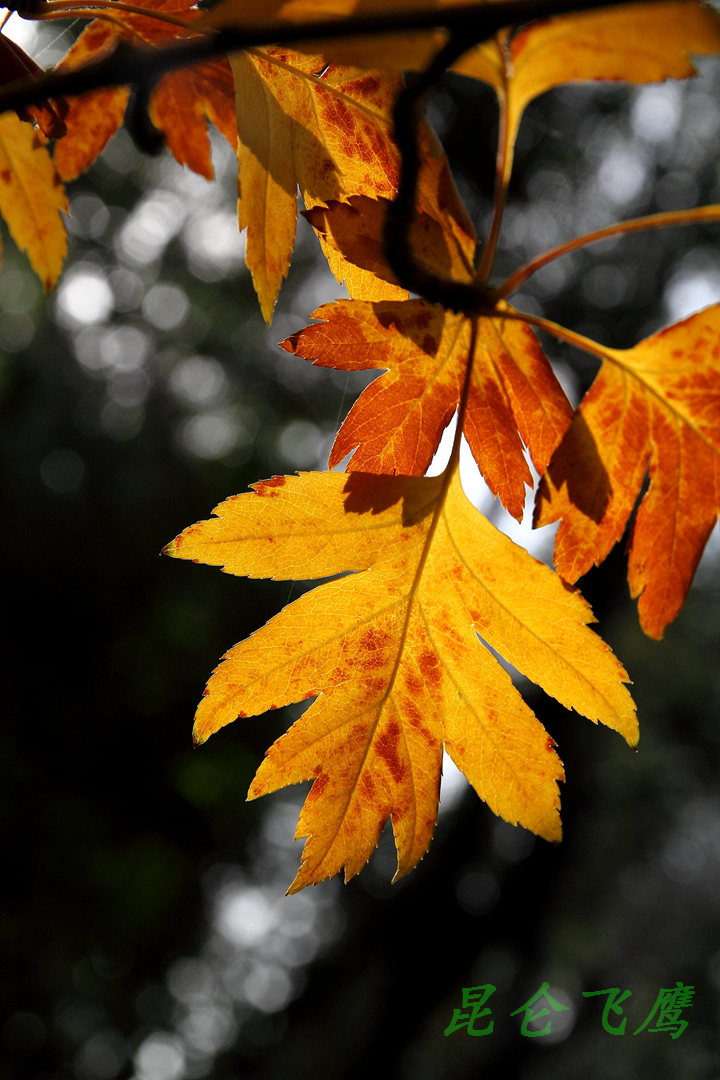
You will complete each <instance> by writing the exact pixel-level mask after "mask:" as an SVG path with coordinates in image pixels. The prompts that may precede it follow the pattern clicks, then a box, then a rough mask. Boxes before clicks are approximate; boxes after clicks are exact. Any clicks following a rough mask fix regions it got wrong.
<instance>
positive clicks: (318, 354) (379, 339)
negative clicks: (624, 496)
mask: <svg viewBox="0 0 720 1080" xmlns="http://www.w3.org/2000/svg"><path fill="white" fill-rule="evenodd" d="M502 310H503V307H502V306H501V307H500V311H502ZM505 310H506V311H508V312H511V311H512V309H511V308H510V307H509V306H506V307H505ZM313 318H316V319H322V320H323V321H322V322H321V323H319V324H316V325H314V326H309V327H306V329H304V330H300V331H299V332H298V333H296V334H293V335H292V337H290V338H288V339H287V340H286V341H284V342H282V343H281V344H282V347H283V348H284V349H286V350H287V351H288V352H293V353H295V354H296V355H298V356H302V357H305V358H306V359H312V360H313V361H314V362H315V363H316V364H318V365H319V366H321V367H335V368H340V369H341V370H346V371H362V370H366V369H368V368H384V369H387V374H386V375H382V376H381V377H380V378H379V379H376V380H375V382H373V383H371V384H370V386H369V387H367V389H366V390H364V391H363V393H362V394H361V395H360V397H359V398H358V400H357V402H356V403H355V405H354V406H353V407H352V409H351V410H350V413H349V414H348V416H347V418H346V420H345V422H344V424H343V426H342V427H341V429H340V431H339V432H338V435H337V438H336V440H335V444H334V446H333V448H332V452H331V455H330V465H331V466H334V465H336V464H337V463H338V462H340V461H341V460H342V459H343V458H344V457H345V455H346V454H349V453H350V452H351V451H353V450H354V451H355V453H354V456H353V457H352V458H351V460H350V464H349V466H348V468H350V469H353V470H361V471H366V472H382V473H404V474H405V475H408V476H418V475H419V476H421V475H422V474H423V473H424V472H425V471H426V469H427V468H428V466H429V464H430V462H431V460H432V457H433V454H434V453H435V451H436V450H437V447H438V444H439V442H440V437H441V435H442V432H443V429H444V428H445V427H446V426H447V424H448V423H449V422H450V420H451V419H452V416H453V414H454V413H455V410H456V409H457V407H458V403H459V401H460V394H461V388H462V384H463V379H464V376H465V371H466V368H467V365H468V363H469V362H471V363H472V365H473V370H472V381H471V385H470V393H469V398H468V406H467V415H466V418H465V424H464V434H465V436H466V438H467V440H468V443H469V444H470V448H471V450H472V452H473V456H474V457H475V460H476V461H477V464H478V467H479V468H480V471H481V472H482V474H483V476H484V477H485V479H486V481H487V483H488V485H489V487H490V489H491V490H492V492H493V494H496V495H499V496H500V498H501V500H502V502H503V503H504V505H505V506H506V507H507V509H508V510H509V512H510V513H511V514H513V516H514V517H516V518H518V519H519V518H521V517H522V513H523V507H524V503H525V484H528V485H530V486H532V476H531V474H530V470H529V468H528V466H527V462H526V461H525V456H524V454H523V442H522V441H521V437H522V440H523V441H524V443H525V445H526V446H527V447H528V449H529V451H530V454H531V457H532V460H533V463H534V464H535V467H536V468H537V470H538V472H542V471H543V470H544V469H545V467H546V465H547V463H548V461H549V460H550V457H551V455H552V453H553V450H554V449H555V447H556V446H557V445H558V443H559V441H560V439H561V437H562V435H563V433H564V431H565V429H566V428H567V426H568V424H569V423H570V420H571V417H572V409H571V407H570V404H569V402H568V400H567V398H566V397H565V394H564V393H563V391H562V389H561V387H560V385H559V383H558V382H557V379H556V378H555V375H554V374H553V371H552V368H551V367H550V365H549V363H548V361H547V359H546V357H545V354H544V353H543V351H542V348H541V347H540V343H539V341H538V340H537V338H536V336H535V334H534V333H533V331H532V329H531V328H530V327H529V326H528V325H527V324H526V323H524V322H522V321H520V320H517V319H511V318H507V319H503V318H502V317H498V318H483V319H479V320H478V332H477V340H476V345H475V349H474V354H473V356H470V354H469V350H470V343H471V336H472V335H471V325H472V324H471V321H470V320H469V319H467V318H466V317H465V316H463V315H457V314H455V313H453V312H450V311H445V310H444V309H443V308H441V307H439V306H438V305H433V304H428V303H427V302H426V301H425V300H408V301H404V302H403V301H400V302H393V301H387V302H382V303H375V304H371V303H361V302H357V301H350V300H345V301H343V300H341V301H338V302H337V303H335V304H326V305H325V306H324V307H321V308H319V309H318V310H317V311H315V312H314V313H313Z"/></svg>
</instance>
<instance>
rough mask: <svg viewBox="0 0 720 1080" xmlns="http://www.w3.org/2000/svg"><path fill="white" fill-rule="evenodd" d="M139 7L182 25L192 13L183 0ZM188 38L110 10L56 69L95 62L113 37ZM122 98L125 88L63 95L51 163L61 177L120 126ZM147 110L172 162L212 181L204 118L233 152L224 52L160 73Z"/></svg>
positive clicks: (74, 171) (83, 164) (82, 165)
mask: <svg viewBox="0 0 720 1080" xmlns="http://www.w3.org/2000/svg"><path fill="white" fill-rule="evenodd" d="M140 6H141V7H147V8H148V9H149V10H150V11H157V12H159V13H162V14H166V15H171V16H178V17H181V18H182V19H183V20H186V21H188V22H193V21H195V20H196V19H197V18H198V16H199V14H200V13H199V12H198V11H197V9H193V8H192V7H191V6H190V5H189V4H188V3H187V0H152V2H148V0H145V2H144V3H143V2H142V0H140ZM190 36H192V35H191V34H190V33H189V32H188V31H186V30H183V29H182V28H181V27H179V26H173V25H170V24H168V23H166V22H162V21H160V20H159V19H153V18H152V17H150V16H144V15H133V14H128V13H126V12H113V21H112V22H106V21H104V20H101V19H96V20H94V21H93V22H91V23H90V25H89V26H88V27H87V28H86V29H85V30H84V31H83V33H82V34H81V35H80V37H79V38H78V40H77V41H76V42H75V44H74V45H73V46H72V48H71V49H70V50H69V52H68V53H67V55H66V56H65V58H64V59H63V60H62V61H61V62H60V64H59V65H58V66H57V68H56V70H57V71H67V70H74V69H75V68H78V67H82V66H83V65H84V64H87V63H89V62H90V61H93V60H98V59H100V58H101V57H103V56H106V55H107V54H108V53H110V52H112V50H113V49H114V47H115V45H116V44H117V42H118V40H120V39H124V40H128V41H133V42H145V43H147V44H152V45H160V44H164V43H167V42H168V41H172V40H173V39H175V38H187V37H190ZM128 95H129V91H128V88H127V87H107V88H103V89H100V90H92V91H89V92H88V93H87V94H83V95H81V96H80V97H77V98H73V99H70V108H69V112H68V114H67V116H66V117H65V123H66V125H67V134H66V135H65V137H64V138H63V139H61V140H60V141H59V142H58V144H57V147H56V149H55V162H56V165H57V168H58V171H59V173H60V175H61V176H62V177H63V179H65V180H74V179H75V178H76V177H77V176H79V175H80V173H81V172H83V171H84V170H85V169H87V168H88V166H89V165H91V164H92V162H93V161H94V160H95V158H96V157H97V155H98V154H99V153H100V152H101V150H102V149H103V148H104V147H105V145H106V143H107V142H108V140H109V139H110V138H111V136H112V135H114V134H115V132H116V131H117V129H118V127H119V126H120V124H121V123H122V120H123V116H124V114H125V108H126V106H127V101H128ZM149 111H150V119H151V120H152V122H153V123H154V124H155V126H156V127H157V128H158V129H159V130H160V131H162V132H163V134H164V135H165V139H166V142H167V145H168V147H169V148H170V150H171V152H172V154H173V155H174V157H175V159H176V160H177V161H178V162H179V164H180V165H187V166H188V168H190V169H193V170H194V172H197V173H199V174H200V175H201V176H204V177H205V179H206V180H212V178H213V175H214V174H213V167H212V161H211V157H210V144H209V141H208V135H207V121H208V120H210V121H212V123H213V124H214V125H215V126H216V127H217V128H218V130H219V131H220V132H221V133H222V134H223V135H224V136H225V138H226V139H227V140H228V142H229V143H230V145H231V146H232V147H233V149H235V145H236V142H237V130H236V126H235V95H234V88H233V80H232V72H231V71H230V66H229V64H228V62H227V60H226V59H225V58H224V57H222V58H220V59H219V60H214V61H210V62H206V63H202V64H196V65H194V66H193V67H190V68H186V69H185V70H182V71H178V72H172V73H170V74H169V75H166V76H165V77H164V78H163V79H161V80H160V82H159V83H158V86H157V87H156V89H155V91H154V92H153V94H152V96H151V99H150V110H149Z"/></svg>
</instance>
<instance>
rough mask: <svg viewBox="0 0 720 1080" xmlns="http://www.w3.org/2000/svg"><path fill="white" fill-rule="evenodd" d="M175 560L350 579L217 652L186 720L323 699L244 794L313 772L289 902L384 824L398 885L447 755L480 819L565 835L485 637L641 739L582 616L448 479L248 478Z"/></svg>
mask: <svg viewBox="0 0 720 1080" xmlns="http://www.w3.org/2000/svg"><path fill="white" fill-rule="evenodd" d="M215 513H216V514H217V515H218V516H217V517H216V518H214V519H211V520H210V521H206V522H201V523H199V524H198V525H194V526H192V527H190V528H189V529H186V530H185V532H184V533H182V534H181V535H180V536H179V537H177V539H176V540H175V541H174V542H173V543H172V544H170V545H169V546H168V548H167V549H166V550H167V551H168V553H169V554H171V555H174V556H177V557H179V558H184V559H192V560H194V561H196V562H206V563H211V564H213V565H219V566H222V567H223V568H224V570H225V571H226V572H228V573H233V574H246V575H248V576H250V577H270V576H272V577H274V578H285V579H288V578H295V577H299V578H304V579H306V578H313V577H327V576H330V575H334V574H341V573H346V574H347V572H348V571H350V572H352V573H349V574H347V576H345V577H342V578H340V579H337V580H335V581H332V582H330V583H327V584H324V585H321V586H319V587H318V588H316V589H315V590H314V591H312V592H310V593H306V594H305V595H304V596H303V597H301V599H300V600H297V601H296V602H295V603H294V604H292V605H291V606H290V607H288V608H286V609H285V610H284V611H283V612H281V613H280V614H279V615H278V616H276V617H275V618H274V619H272V620H271V621H270V622H269V623H267V625H266V626H265V627H264V628H263V629H261V630H259V631H258V632H257V633H256V634H254V635H253V636H252V637H251V638H248V639H247V640H246V641H243V642H241V643H240V644H239V645H237V646H235V648H234V649H232V650H231V651H230V652H229V653H227V654H226V656H225V658H224V661H223V663H221V664H220V666H219V667H218V668H217V670H216V672H215V674H214V675H213V676H212V678H211V679H210V682H209V684H208V688H207V691H206V695H205V697H204V699H203V701H202V702H201V704H200V706H199V708H198V713H197V717H196V721H195V729H194V735H195V741H196V743H202V742H204V741H205V740H206V739H207V738H208V737H209V736H210V735H211V734H212V733H213V732H215V731H217V730H218V729H219V728H221V727H223V726H224V725H225V724H228V723H230V722H231V721H233V720H234V719H235V718H236V717H237V716H245V715H255V714H258V713H262V712H264V711H265V710H267V709H272V708H276V707H278V706H280V705H283V704H286V703H289V702H297V701H302V700H303V699H305V698H308V697H316V696H317V701H315V702H314V704H313V705H312V706H311V707H310V708H309V709H308V711H307V712H306V713H305V714H304V715H303V716H302V717H301V719H300V720H298V721H297V722H296V723H295V724H294V725H293V726H292V728H291V729H290V730H289V731H288V732H287V733H286V734H285V735H284V736H283V737H282V738H281V739H279V740H278V742H276V743H275V744H274V746H272V747H271V748H270V750H269V751H268V753H267V756H266V759H265V761H264V762H263V764H262V765H261V767H260V769H259V771H258V774H257V776H256V778H255V780H254V781H253V784H252V786H251V788H250V798H255V797H257V796H259V795H262V794H266V793H267V792H270V791H274V790H276V789H278V788H281V787H284V786H285V785H287V784H294V783H298V782H300V781H303V780H308V779H312V780H314V784H313V787H312V789H311V791H310V794H309V795H308V798H307V801H306V803H305V806H304V809H303V811H302V814H301V817H300V823H299V826H298V836H307V837H309V839H308V841H307V843H306V845H305V850H304V853H303V861H302V866H301V868H300V872H299V874H298V876H297V878H296V879H295V882H294V883H293V885H292V886H291V890H290V891H296V890H297V889H300V888H302V887H303V886H305V885H308V884H310V883H316V882H318V881H321V880H323V879H324V878H326V877H330V876H332V875H333V874H336V873H337V872H338V871H339V870H340V869H341V868H342V867H343V866H344V867H345V873H346V879H347V878H349V877H351V876H352V875H354V874H356V873H358V872H359V870H360V869H361V868H362V866H363V865H364V864H365V863H366V862H367V860H368V858H369V857H370V855H371V854H372V851H373V849H374V848H375V846H376V844H377V842H378V838H379V836H380V832H381V830H382V828H383V826H384V824H385V822H386V821H387V820H388V818H390V817H391V818H392V822H393V829H394V832H395V839H396V845H397V849H398V875H401V874H405V873H407V872H408V871H409V870H410V869H411V868H412V867H413V866H414V865H415V864H416V863H417V861H418V860H419V859H420V858H422V856H423V855H424V853H425V852H426V850H427V848H428V845H429V843H430V839H431V836H432V831H433V827H434V823H435V818H436V814H437V805H438V793H439V785H440V769H441V759H442V746H443V744H444V745H445V747H446V748H447V750H448V753H449V754H450V755H451V757H452V758H453V760H454V761H455V762H456V764H457V765H458V767H459V768H460V769H462V771H463V772H464V773H465V775H466V776H467V777H468V779H469V780H470V782H471V784H472V785H473V787H474V788H475V790H476V791H477V792H478V794H479V795H480V797H481V798H482V799H484V800H485V801H486V802H487V804H488V805H489V806H490V808H491V809H492V810H493V811H494V812H495V813H497V814H499V815H501V816H502V817H504V818H505V819H506V820H508V821H510V822H512V823H519V824H521V825H524V826H525V827H526V828H529V829H531V830H533V831H534V832H536V833H538V834H539V835H541V836H543V837H545V838H546V839H548V840H559V839H560V821H559V815H558V807H559V796H558V790H557V781H558V780H559V779H562V778H563V772H562V765H561V762H560V761H559V759H558V757H557V755H556V754H555V752H554V749H553V747H554V743H553V740H552V739H551V738H549V736H548V735H547V733H546V731H545V730H544V728H543V727H542V725H541V724H540V723H539V722H538V720H537V719H536V718H535V716H534V715H533V714H532V712H531V711H530V709H529V708H528V706H527V705H526V704H525V703H524V702H523V700H522V698H521V697H520V695H519V693H518V692H517V690H516V689H515V688H514V686H513V685H512V681H511V679H510V677H509V676H508V674H507V673H506V671H505V670H504V669H503V668H502V667H501V666H500V664H498V663H497V661H496V660H495V659H494V657H493V656H492V654H491V653H490V652H489V651H488V650H487V649H486V648H485V647H484V645H483V644H482V643H481V641H480V640H479V639H478V633H479V634H480V635H481V636H482V639H483V641H484V642H486V643H487V644H488V645H489V646H490V647H491V648H492V649H495V650H497V651H498V652H499V653H500V654H501V655H502V656H504V657H505V658H506V659H507V660H509V661H510V662H511V663H512V664H514V665H515V666H516V667H517V668H518V669H519V670H520V671H521V672H523V673H524V674H525V675H527V677H528V678H529V679H531V680H532V681H534V682H536V683H539V684H540V685H541V686H542V687H543V688H544V689H545V690H546V691H547V692H548V693H549V694H552V695H553V696H554V697H556V698H557V700H558V701H560V702H561V703H562V704H563V705H565V706H566V707H568V708H574V709H576V710H577V711H578V712H580V713H582V714H583V715H585V716H587V717H589V718H590V719H592V720H593V721H598V720H600V721H601V722H602V723H604V724H606V725H608V726H609V727H611V728H613V729H614V730H616V731H619V732H620V733H621V734H622V735H623V736H624V737H625V738H626V739H627V740H628V742H630V743H631V744H633V745H634V744H635V742H636V741H637V724H636V719H635V712H634V706H633V703H632V699H631V697H630V695H629V693H628V691H627V689H626V687H625V686H624V685H623V683H624V682H626V681H627V676H626V674H625V672H624V670H623V668H622V667H621V665H620V664H619V663H618V661H617V660H616V659H615V657H614V656H613V655H612V653H611V652H610V650H609V649H608V648H607V646H606V645H605V644H604V643H603V642H602V641H601V640H600V639H599V638H598V637H597V636H596V635H595V634H593V633H592V631H591V630H589V629H588V627H587V625H586V624H587V623H588V622H590V621H592V614H591V612H590V609H589V607H588V605H587V604H586V603H585V601H584V600H583V599H582V597H581V596H580V595H579V593H576V592H575V591H573V590H571V589H569V588H568V587H567V586H565V585H563V583H562V581H561V580H560V578H558V577H557V575H556V574H554V573H553V571H552V570H550V569H548V567H546V566H544V565H543V564H542V563H539V562H537V560H535V559H533V558H532V557H531V556H530V555H528V554H527V552H526V551H524V550H523V549H522V548H520V547H517V546H516V545H515V544H513V543H512V541H510V540H509V539H508V538H507V537H506V536H504V535H503V534H502V533H500V532H498V531H497V530H496V529H495V528H494V526H492V525H491V524H490V523H489V522H488V521H487V520H486V519H485V518H483V517H482V516H481V515H480V514H479V513H478V512H477V511H476V510H475V508H474V507H473V506H472V505H471V504H470V503H469V501H468V500H467V498H466V497H465V495H464V494H463V491H462V489H461V486H460V481H459V477H458V475H457V470H456V466H455V465H451V466H450V467H449V469H448V470H447V471H446V473H445V474H443V476H440V477H434V478H426V477H406V476H376V475H371V474H367V473H357V472H356V473H351V474H343V473H333V472H330V473H304V474H300V475H299V476H296V477H276V478H275V479H273V480H269V481H265V482H263V483H259V484H257V485H255V494H247V495H240V496H236V497H235V498H233V499H229V500H228V501H227V502H225V503H223V504H222V505H220V506H218V507H217V508H216V510H215Z"/></svg>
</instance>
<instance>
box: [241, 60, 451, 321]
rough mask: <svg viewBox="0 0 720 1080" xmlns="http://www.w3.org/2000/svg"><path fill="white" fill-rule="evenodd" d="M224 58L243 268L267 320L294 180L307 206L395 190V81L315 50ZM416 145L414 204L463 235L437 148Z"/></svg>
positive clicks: (286, 247)
mask: <svg viewBox="0 0 720 1080" xmlns="http://www.w3.org/2000/svg"><path fill="white" fill-rule="evenodd" d="M231 63H232V68H233V74H234V76H235V89H236V94H237V124H238V135H239V139H240V142H239V146H238V162H239V172H238V189H239V202H238V211H239V221H240V227H241V228H247V242H246V260H247V265H248V267H249V268H250V270H251V273H252V275H253V281H254V283H255V288H256V291H257V294H258V298H259V300H260V306H261V309H262V312H263V315H264V317H265V319H266V321H267V322H269V321H270V319H271V317H272V311H273V307H274V304H275V300H276V298H277V295H278V292H279V289H280V285H281V283H282V280H283V278H284V277H285V276H286V275H287V272H288V269H289V266H290V257H291V254H292V249H293V245H294V241H295V227H296V219H297V189H298V186H299V188H300V193H301V195H302V197H303V200H304V202H305V205H306V207H308V208H309V209H311V208H312V207H314V206H317V205H318V204H320V205H326V204H328V203H329V202H332V201H338V200H340V201H345V200H347V199H349V198H350V197H352V196H355V195H365V196H370V197H372V198H375V199H377V198H380V197H385V198H392V197H393V195H394V194H395V190H396V188H397V183H398V178H399V159H398V153H397V149H396V147H395V143H394V140H393V137H392V121H391V111H392V104H393V101H394V100H395V97H396V95H397V93H398V91H399V89H400V87H401V81H400V79H399V78H398V77H395V76H391V75H387V74H385V73H383V72H377V71H359V70H357V69H354V68H343V67H338V66H336V65H330V66H329V67H328V66H326V64H325V61H324V60H323V59H322V58H321V57H318V56H306V55H304V54H303V53H300V52H290V51H288V50H283V49H280V48H272V49H267V50H254V49H251V50H248V51H247V52H245V53H237V54H235V55H233V56H232V57H231ZM423 149H424V155H425V162H426V164H425V168H424V169H423V172H422V175H421V180H420V187H419V193H418V203H419V206H420V208H421V209H422V210H425V211H426V212H427V213H429V214H431V215H432V216H434V217H436V218H437V219H438V220H440V221H441V222H442V223H443V226H444V227H445V228H447V229H448V230H449V231H450V232H451V233H452V232H453V231H458V230H460V231H462V230H464V231H466V232H470V233H472V226H471V225H470V223H469V221H468V218H467V213H466V211H465V210H464V208H463V207H462V204H461V203H460V200H459V197H458V196H457V192H456V191H455V188H454V185H453V183H452V180H451V178H450V175H449V170H448V168H447V162H446V161H445V158H444V155H443V154H442V149H441V148H440V147H439V145H438V144H437V143H436V142H434V141H433V140H432V138H431V136H430V135H429V133H428V132H427V131H426V133H425V138H424V147H423ZM471 242H472V241H471ZM339 272H342V270H340V271H339Z"/></svg>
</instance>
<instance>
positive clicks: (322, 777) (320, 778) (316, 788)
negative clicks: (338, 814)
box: [305, 772, 330, 802]
mask: <svg viewBox="0 0 720 1080" xmlns="http://www.w3.org/2000/svg"><path fill="white" fill-rule="evenodd" d="M329 782H330V777H329V776H328V774H327V773H322V772H321V773H318V775H317V776H316V777H315V780H314V782H313V786H312V787H311V788H310V791H309V792H308V796H307V799H306V800H305V801H306V802H314V801H315V799H319V798H320V796H321V795H322V793H323V791H324V790H325V788H326V787H327V786H328V783H329Z"/></svg>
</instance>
